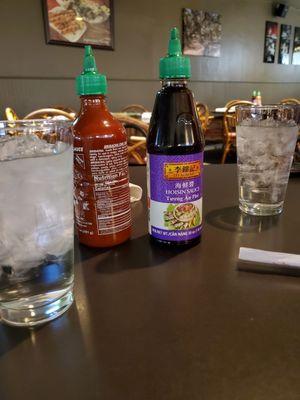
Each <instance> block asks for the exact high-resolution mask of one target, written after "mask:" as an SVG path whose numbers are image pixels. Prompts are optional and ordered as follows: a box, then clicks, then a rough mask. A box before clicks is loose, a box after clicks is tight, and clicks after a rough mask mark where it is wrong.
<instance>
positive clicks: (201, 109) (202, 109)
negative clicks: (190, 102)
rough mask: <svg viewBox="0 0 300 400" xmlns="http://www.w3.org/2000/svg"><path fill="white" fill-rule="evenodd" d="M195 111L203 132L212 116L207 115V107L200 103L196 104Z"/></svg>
mask: <svg viewBox="0 0 300 400" xmlns="http://www.w3.org/2000/svg"><path fill="white" fill-rule="evenodd" d="M196 110H197V113H198V117H199V119H200V122H201V127H202V129H203V132H205V131H206V129H207V128H208V125H209V123H210V121H211V120H212V119H213V118H214V117H213V116H212V115H209V109H208V106H207V105H206V104H204V103H201V102H199V101H197V102H196Z"/></svg>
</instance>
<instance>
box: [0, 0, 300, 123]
mask: <svg viewBox="0 0 300 400" xmlns="http://www.w3.org/2000/svg"><path fill="white" fill-rule="evenodd" d="M271 4H272V0H227V1H226V0H191V1H183V0H152V1H145V0H144V1H142V0H115V1H114V8H115V51H107V50H95V53H96V58H97V62H98V66H99V69H101V71H102V72H105V73H106V74H107V77H108V80H109V98H110V100H109V101H110V106H111V108H112V110H119V109H120V108H121V107H123V106H125V105H127V104H129V103H141V104H144V105H145V106H146V107H148V108H149V109H151V108H152V105H153V99H154V96H155V92H156V90H157V89H158V88H159V82H158V81H157V75H158V60H159V58H160V57H161V56H163V55H164V54H165V52H166V47H167V41H168V30H169V29H170V28H171V27H172V26H174V25H177V26H179V27H181V9H182V7H191V8H197V9H203V10H207V11H216V12H219V13H220V14H221V15H222V28H223V37H222V50H221V51H222V56H221V57H220V58H207V57H192V75H193V79H192V83H191V86H192V89H193V90H194V92H195V97H196V98H197V99H199V100H201V101H204V102H207V103H208V104H209V105H210V106H211V107H215V106H222V105H223V104H225V102H226V101H227V100H229V99H232V98H249V96H250V94H251V92H252V90H253V89H255V88H258V89H260V90H261V91H262V94H263V101H264V102H266V103H267V102H268V103H270V102H277V101H279V100H280V99H281V98H283V97H300V66H293V65H287V66H286V65H279V64H273V65H272V64H264V63H263V62H262V59H263V41H264V30H265V21H266V20H274V21H276V20H278V22H279V23H280V22H281V23H290V24H292V25H293V26H295V25H298V26H300V0H290V1H289V4H290V5H293V8H291V9H290V10H289V13H288V16H287V17H286V18H285V19H281V18H278V19H276V18H273V17H272V16H271ZM0 16H1V24H0V33H1V34H0V49H1V55H2V57H1V62H0V110H1V111H0V112H3V109H4V107H5V106H7V105H10V106H12V107H14V108H15V109H16V111H17V112H18V113H19V114H20V115H21V116H22V115H24V114H26V113H27V112H29V111H31V110H33V109H36V108H39V107H43V106H49V105H53V104H58V103H59V104H65V105H69V106H72V107H75V108H77V107H78V100H77V98H76V95H75V92H74V77H75V76H76V75H77V74H78V73H79V72H80V70H81V60H82V55H83V51H82V48H76V47H67V46H57V45H47V44H46V43H45V37H44V25H43V17H42V6H41V1H39V0H26V1H22V0H1V2H0ZM277 47H278V46H277Z"/></svg>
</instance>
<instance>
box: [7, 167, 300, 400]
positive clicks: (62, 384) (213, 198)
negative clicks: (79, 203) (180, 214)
mask: <svg viewBox="0 0 300 400" xmlns="http://www.w3.org/2000/svg"><path fill="white" fill-rule="evenodd" d="M130 173H131V181H132V182H134V183H137V184H139V185H142V186H143V188H144V190H145V177H146V170H145V167H131V169H130ZM204 175H205V182H204V185H205V186H204V188H205V189H204V195H205V198H204V234H203V239H202V242H201V244H200V245H198V246H196V247H193V248H191V249H188V250H185V251H184V250H181V251H178V250H177V249H168V248H160V247H157V246H154V245H151V244H150V243H149V241H148V236H147V214H146V202H145V193H144V196H143V202H138V203H135V204H134V205H133V221H134V229H133V236H132V240H131V241H129V242H127V243H125V244H124V245H122V246H119V247H117V248H115V249H110V250H97V249H89V248H87V247H84V246H80V245H78V244H76V285H75V286H76V287H75V295H76V304H74V305H73V306H72V308H71V309H70V310H69V312H68V313H66V314H65V315H64V316H62V317H61V318H59V319H57V320H56V321H53V322H52V323H49V324H48V325H45V326H42V327H41V328H39V329H36V330H25V329H17V328H10V327H7V326H4V325H2V326H1V325H0V398H1V400H20V399H30V400H40V399H41V396H42V398H43V400H50V399H51V400H53V399H57V400H60V399H64V400H82V399H84V400H96V399H101V400H120V399H122V400H127V399H128V400H129V399H130V400H141V399H143V400H148V399H149V400H154V399H157V400H160V399H164V400H169V399H170V400H171V399H172V400H182V399H189V400H199V399H200V398H201V399H202V398H203V399H205V400H216V399H220V400H221V399H222V400H233V399H243V400H253V399H255V400H282V399H285V400H294V399H296V398H297V397H298V395H299V393H300V380H299V375H300V363H299V356H300V354H299V349H300V334H299V332H300V322H299V314H300V302H299V293H300V281H299V279H297V278H292V277H285V276H271V275H258V274H251V273H246V272H238V271H237V270H236V260H237V256H238V250H239V247H240V246H245V247H254V248H260V249H265V250H275V251H283V252H290V253H297V252H299V226H300V213H299V200H298V199H299V196H300V181H299V180H298V179H297V178H294V179H290V182H289V186H288V191H287V198H286V204H285V210H284V212H283V214H282V215H280V216H276V217H264V218H259V217H251V216H248V215H245V214H241V213H240V212H239V210H238V208H237V178H236V166H234V165H223V166H220V165H210V166H207V167H205V174H204Z"/></svg>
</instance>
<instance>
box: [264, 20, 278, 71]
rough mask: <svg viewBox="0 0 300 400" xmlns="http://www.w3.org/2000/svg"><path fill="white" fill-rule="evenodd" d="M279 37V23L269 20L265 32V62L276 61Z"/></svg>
mask: <svg viewBox="0 0 300 400" xmlns="http://www.w3.org/2000/svg"><path fill="white" fill-rule="evenodd" d="M277 38H278V23H277V22H271V21H267V22H266V33H265V48H264V62H265V63H274V62H275V53H276V45H277Z"/></svg>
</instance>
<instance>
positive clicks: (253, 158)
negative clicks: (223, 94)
mask: <svg viewBox="0 0 300 400" xmlns="http://www.w3.org/2000/svg"><path fill="white" fill-rule="evenodd" d="M236 114H237V127H236V133H237V163H238V179H239V207H240V209H241V210H242V211H244V212H246V213H248V214H252V215H275V214H279V213H281V212H282V209H283V203H284V198H285V192H286V188H287V183H288V180H289V174H290V168H291V163H292V159H293V153H294V151H295V145H296V140H297V136H298V130H299V128H298V124H299V116H300V106H293V105H273V106H254V105H253V106H241V107H237V110H236Z"/></svg>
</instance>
